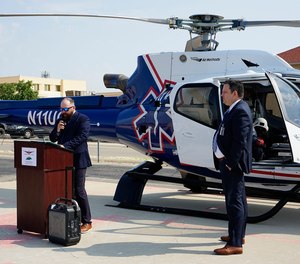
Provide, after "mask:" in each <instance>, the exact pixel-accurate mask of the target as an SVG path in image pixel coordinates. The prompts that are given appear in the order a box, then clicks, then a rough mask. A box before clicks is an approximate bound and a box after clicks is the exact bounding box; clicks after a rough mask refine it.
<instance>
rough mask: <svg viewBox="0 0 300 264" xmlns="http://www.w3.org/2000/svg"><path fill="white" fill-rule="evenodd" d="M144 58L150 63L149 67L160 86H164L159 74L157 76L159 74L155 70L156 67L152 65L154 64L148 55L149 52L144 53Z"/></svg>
mask: <svg viewBox="0 0 300 264" xmlns="http://www.w3.org/2000/svg"><path fill="white" fill-rule="evenodd" d="M146 58H147V60H148V62H149V64H150V66H151V69H152V70H153V72H154V74H155V76H156V78H157V80H158V81H159V84H160V86H161V87H162V88H163V87H164V83H163V82H162V80H161V78H160V76H159V74H158V72H157V70H156V68H155V66H154V64H153V62H152V60H151V58H150V56H149V54H147V55H146Z"/></svg>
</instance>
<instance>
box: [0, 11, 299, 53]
mask: <svg viewBox="0 0 300 264" xmlns="http://www.w3.org/2000/svg"><path fill="white" fill-rule="evenodd" d="M1 17H85V18H109V19H126V20H133V21H141V22H148V23H155V24H164V25H168V26H169V28H172V29H184V30H187V31H189V33H190V40H189V41H188V42H187V46H186V51H189V50H190V51H208V50H216V49H217V47H218V45H219V43H218V42H217V41H216V35H217V33H218V32H220V31H222V32H223V31H233V30H239V31H240V30H245V28H246V27H259V26H264V27H266V26H280V27H300V20H261V21H246V20H244V19H224V17H222V16H218V15H211V14H198V15H192V16H190V17H189V19H180V18H178V17H171V18H166V19H156V18H139V17H127V16H110V15H96V14H59V13H58V14H54V13H53V14H50V13H31V14H29V13H27V14H26V13H25V14H0V18H1ZM192 34H195V35H196V37H194V38H193V37H192Z"/></svg>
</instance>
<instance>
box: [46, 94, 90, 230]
mask: <svg viewBox="0 0 300 264" xmlns="http://www.w3.org/2000/svg"><path fill="white" fill-rule="evenodd" d="M60 107H61V119H59V120H57V121H56V124H55V126H54V128H53V130H52V131H51V133H50V135H49V138H50V140H51V141H52V142H56V141H57V143H58V144H60V145H61V146H62V147H64V148H66V149H70V150H73V152H74V167H75V177H74V181H75V182H74V186H75V198H76V200H77V202H78V205H79V207H80V210H81V222H82V225H81V233H85V232H87V231H89V230H90V229H91V228H92V221H91V210H90V205H89V200H88V196H87V192H86V190H85V174H86V169H87V167H90V166H91V165H92V163H91V159H90V155H89V151H88V145H87V139H88V135H89V131H90V121H89V118H88V117H87V116H86V115H84V114H81V113H79V112H77V111H76V107H75V102H74V100H73V99H72V98H64V99H63V100H62V101H61V104H60Z"/></svg>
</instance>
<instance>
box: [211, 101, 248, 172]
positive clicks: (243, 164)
mask: <svg viewBox="0 0 300 264" xmlns="http://www.w3.org/2000/svg"><path fill="white" fill-rule="evenodd" d="M222 126H223V129H219V130H218V131H217V132H216V133H218V134H217V143H218V147H219V149H220V150H221V152H222V153H223V154H224V156H225V162H226V165H228V166H229V167H230V168H232V169H234V168H235V167H236V166H238V167H239V168H240V169H241V170H242V171H243V172H244V173H249V172H250V170H251V167H252V133H253V128H252V115H251V110H250V108H249V106H248V104H247V103H246V102H245V101H243V100H241V101H239V102H238V103H237V104H236V105H235V106H234V107H233V108H232V109H231V110H230V112H229V113H228V114H227V115H225V116H224V119H223V121H222ZM216 167H218V166H216Z"/></svg>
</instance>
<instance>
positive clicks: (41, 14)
mask: <svg viewBox="0 0 300 264" xmlns="http://www.w3.org/2000/svg"><path fill="white" fill-rule="evenodd" d="M0 17H89V18H111V19H126V20H134V21H142V22H149V23H156V24H166V25H168V24H169V19H156V18H139V17H127V16H110V15H92V14H54V13H53V14H50V13H44V14H43V13H40V14H38V13H31V14H29V13H28V14H0Z"/></svg>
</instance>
